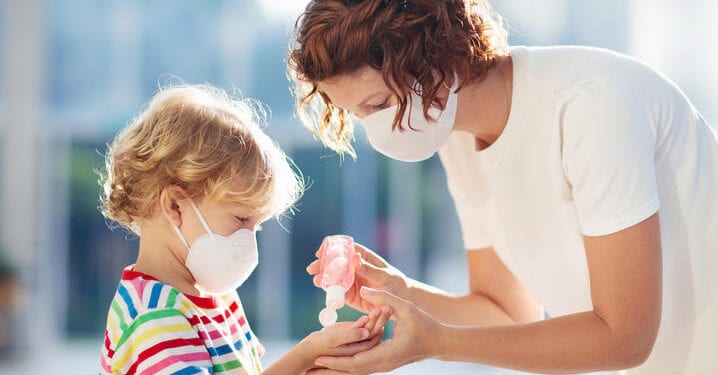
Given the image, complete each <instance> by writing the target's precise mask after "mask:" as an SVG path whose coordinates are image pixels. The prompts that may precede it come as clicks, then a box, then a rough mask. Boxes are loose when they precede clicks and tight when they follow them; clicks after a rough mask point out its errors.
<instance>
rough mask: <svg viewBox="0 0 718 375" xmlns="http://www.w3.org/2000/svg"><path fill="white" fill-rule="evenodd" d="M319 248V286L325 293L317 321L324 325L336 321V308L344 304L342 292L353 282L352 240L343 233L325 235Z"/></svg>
mask: <svg viewBox="0 0 718 375" xmlns="http://www.w3.org/2000/svg"><path fill="white" fill-rule="evenodd" d="M319 250H320V255H321V264H320V266H319V275H320V276H319V286H320V287H321V288H322V289H324V291H326V293H327V299H326V307H325V308H324V309H323V310H322V311H320V312H319V322H320V323H322V326H323V327H326V326H329V325H332V324H334V323H336V322H337V310H338V309H341V308H342V307H343V306H344V293H345V292H346V291H347V290H348V289H349V288H350V287H351V286H352V284H354V240H353V239H352V238H351V237H349V236H344V235H336V236H327V237H324V241H323V242H322V245H321V247H320V248H319Z"/></svg>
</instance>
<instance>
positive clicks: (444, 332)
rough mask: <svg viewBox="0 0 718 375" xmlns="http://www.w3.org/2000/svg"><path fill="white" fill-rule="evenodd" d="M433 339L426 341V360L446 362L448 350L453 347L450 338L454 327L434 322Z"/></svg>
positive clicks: (448, 354)
mask: <svg viewBox="0 0 718 375" xmlns="http://www.w3.org/2000/svg"><path fill="white" fill-rule="evenodd" d="M436 323H437V324H436V326H435V329H434V332H433V333H432V334H433V339H431V340H427V348H426V352H427V353H426V359H439V360H447V359H448V357H449V356H450V353H449V352H448V350H449V349H450V348H451V347H452V346H453V345H454V342H453V341H452V337H453V336H454V334H455V332H454V329H455V328H456V326H452V325H448V324H444V323H441V322H439V321H437V322H436Z"/></svg>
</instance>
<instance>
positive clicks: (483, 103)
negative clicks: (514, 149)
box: [454, 56, 513, 149]
mask: <svg viewBox="0 0 718 375" xmlns="http://www.w3.org/2000/svg"><path fill="white" fill-rule="evenodd" d="M512 87H513V62H512V61H511V58H510V57H509V56H506V57H504V58H502V59H500V60H499V61H498V63H497V64H496V65H495V66H494V67H492V68H491V70H489V72H488V74H487V75H486V77H484V79H482V80H477V81H474V82H472V83H470V84H469V85H467V86H465V87H464V88H463V89H462V90H461V91H459V98H458V100H459V101H458V107H457V112H456V121H455V124H454V130H458V131H464V132H467V133H470V134H472V135H473V136H474V137H475V138H476V144H477V148H478V149H484V148H487V147H489V146H491V145H492V144H493V143H494V142H495V141H496V140H497V139H498V138H499V136H501V133H502V132H503V131H504V128H505V127H506V122H507V121H508V118H509V113H510V112H511V95H512V91H513V90H512Z"/></svg>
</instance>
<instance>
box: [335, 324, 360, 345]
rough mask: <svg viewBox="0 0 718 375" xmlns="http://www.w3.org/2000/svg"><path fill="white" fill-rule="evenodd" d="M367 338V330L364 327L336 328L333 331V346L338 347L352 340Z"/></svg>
mask: <svg viewBox="0 0 718 375" xmlns="http://www.w3.org/2000/svg"><path fill="white" fill-rule="evenodd" d="M368 338H369V331H368V330H367V329H366V328H349V329H342V330H338V331H337V332H336V333H334V340H333V341H334V345H332V346H333V347H335V348H336V347H339V346H342V345H345V344H350V343H353V342H358V341H363V340H366V339H368Z"/></svg>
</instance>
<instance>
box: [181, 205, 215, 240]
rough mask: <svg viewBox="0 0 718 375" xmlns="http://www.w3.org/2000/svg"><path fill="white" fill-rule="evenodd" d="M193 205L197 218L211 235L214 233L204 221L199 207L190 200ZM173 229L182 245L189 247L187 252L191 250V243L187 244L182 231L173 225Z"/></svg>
mask: <svg viewBox="0 0 718 375" xmlns="http://www.w3.org/2000/svg"><path fill="white" fill-rule="evenodd" d="M189 202H190V203H191V204H192V208H193V209H194V212H195V213H196V214H197V218H199V221H200V222H201V223H202V226H203V227H204V229H205V230H206V231H207V233H209V234H214V233H212V230H211V229H209V224H207V221H206V220H205V219H204V216H202V213H201V212H199V208H197V205H195V204H194V201H193V200H191V199H190V201H189ZM172 228H174V230H175V233H177V236H178V237H179V238H180V240H182V243H183V244H184V245H185V246H186V247H187V250H189V249H190V246H189V243H188V242H187V239H186V238H185V236H184V234H182V231H181V230H180V229H179V227H178V226H176V225H172Z"/></svg>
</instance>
